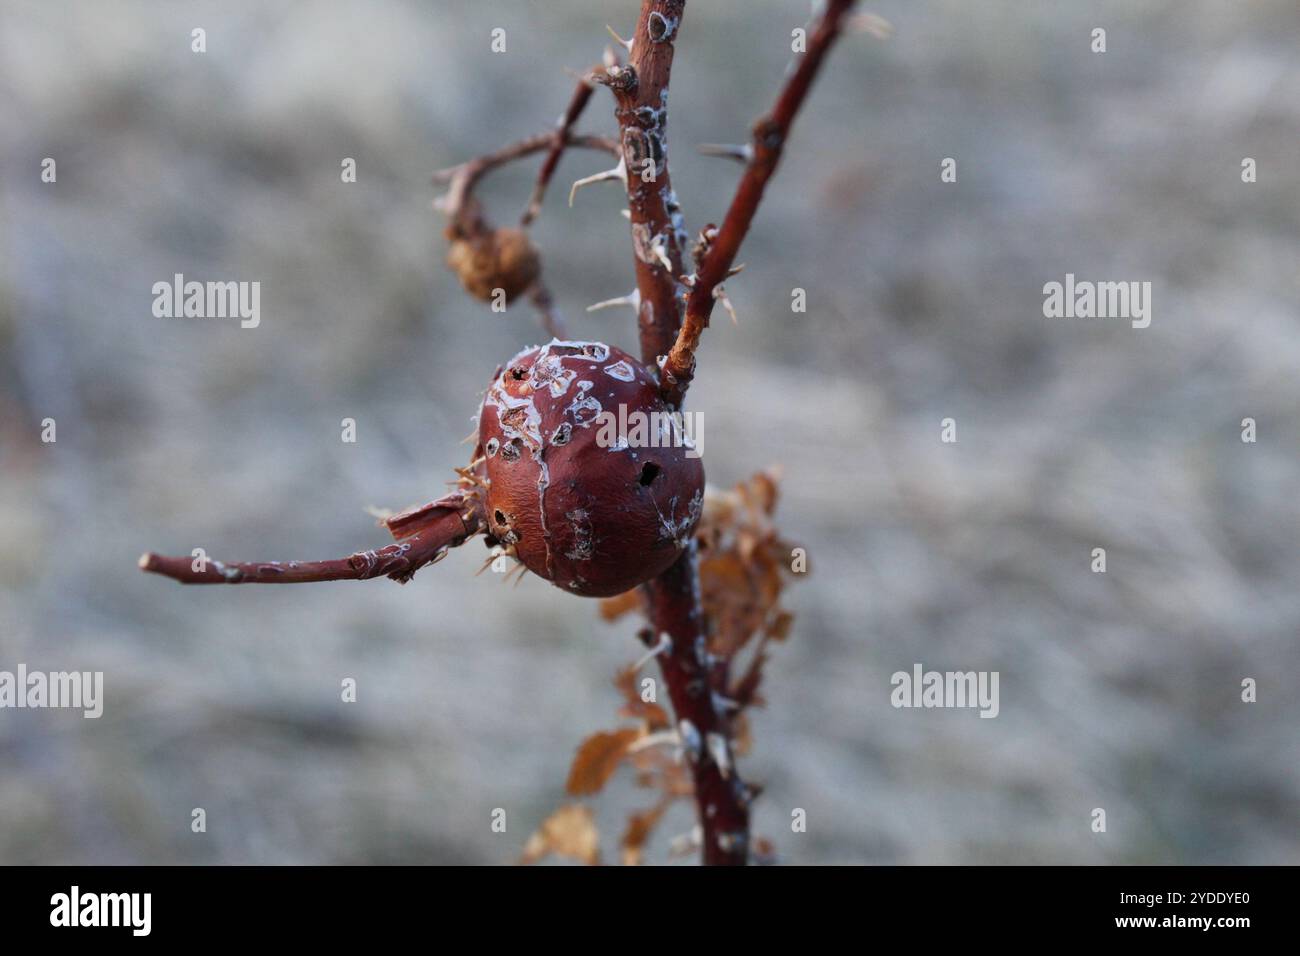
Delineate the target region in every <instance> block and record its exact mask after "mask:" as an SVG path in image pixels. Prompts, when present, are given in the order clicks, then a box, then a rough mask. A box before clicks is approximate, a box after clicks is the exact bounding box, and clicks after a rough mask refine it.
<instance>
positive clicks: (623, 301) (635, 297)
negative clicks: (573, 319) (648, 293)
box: [587, 289, 641, 312]
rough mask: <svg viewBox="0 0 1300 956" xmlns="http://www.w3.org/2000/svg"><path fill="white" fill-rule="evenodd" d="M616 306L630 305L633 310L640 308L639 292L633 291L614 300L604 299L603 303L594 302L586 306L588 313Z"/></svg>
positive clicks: (638, 290)
mask: <svg viewBox="0 0 1300 956" xmlns="http://www.w3.org/2000/svg"><path fill="white" fill-rule="evenodd" d="M616 305H630V306H631V307H632V308H634V309H639V308H641V290H640V289H633V290H632V291H631V292H629V293H628V294H627V295H621V296H619V297H618V298H616V299H606V300H605V301H603V302H596V303H593V304H592V305H589V306H587V311H588V312H598V311H600V310H601V309H608V308H612V307H613V306H616Z"/></svg>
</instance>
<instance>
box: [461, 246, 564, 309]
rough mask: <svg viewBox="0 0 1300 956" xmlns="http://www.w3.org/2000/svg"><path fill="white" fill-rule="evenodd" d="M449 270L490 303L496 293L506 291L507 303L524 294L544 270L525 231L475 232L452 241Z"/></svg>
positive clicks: (470, 291)
mask: <svg viewBox="0 0 1300 956" xmlns="http://www.w3.org/2000/svg"><path fill="white" fill-rule="evenodd" d="M447 267H448V268H450V269H451V271H452V272H454V273H456V275H457V276H458V277H459V278H460V281H461V285H463V286H464V287H465V291H466V292H468V293H469V294H470V295H472V296H473V297H474V298H476V299H482V300H483V301H484V302H490V301H491V300H492V297H493V295H494V294H495V290H497V289H502V290H504V292H505V297H506V301H507V302H510V301H512V300H513V299H515V297H517V296H518V295H520V294H521V293H522V292H525V291H526V290H527V289H528V287H529V286H531V285H532V284H533V283H534V282H535V281H537V276H538V274H539V273H540V272H541V271H542V264H541V258H540V256H539V255H538V253H537V247H536V246H534V245H533V243H532V240H531V239H529V238H528V233H526V232H525V231H524V230H522V229H508V228H502V229H495V230H492V231H490V232H488V231H483V232H476V233H473V234H470V235H468V236H464V237H462V238H458V239H455V240H453V242H452V244H451V249H450V250H449V251H448V253H447Z"/></svg>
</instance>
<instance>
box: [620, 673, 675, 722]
mask: <svg viewBox="0 0 1300 956" xmlns="http://www.w3.org/2000/svg"><path fill="white" fill-rule="evenodd" d="M636 678H637V670H636V668H634V667H630V666H629V667H625V668H623V669H622V670H621V671H619V672H618V673H617V674H616V675H615V676H614V686H615V687H617V688H618V689H619V692H620V693H621V694H622V695H623V701H624V703H623V706H622V707H621V708H619V711H618V715H619V716H620V717H631V718H633V719H634V720H644V721H645V722H646V724H647V725H648V726H649V728H650V729H651V730H659V729H661V728H663V727H667V726H668V724H669V718H668V711H666V710H664V709H663V708H662V707H660V706H659V705H658V704H657V703H655V702H654V701H648V700H642V699H641V691H640V688H639V687H638V686H637V684H638V681H637V679H636Z"/></svg>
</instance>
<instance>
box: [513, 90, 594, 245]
mask: <svg viewBox="0 0 1300 956" xmlns="http://www.w3.org/2000/svg"><path fill="white" fill-rule="evenodd" d="M593 69H595V68H593ZM594 89H595V87H594V86H592V84H591V80H590V79H588V78H587V77H585V76H584V77H582V78H581V79H580V80H578V85H577V86H576V87H575V88H574V90H573V96H572V97H571V98H570V99H569V106H568V109H566V110H565V111H564V116H562V117H561V118H560V125H559V126H558V127H557V128H556V130H555V132H554V133H552V134H551V148H550V149H549V150H547V152H546V158H545V159H544V160H542V168H541V169H539V170H538V171H537V183H536V185H534V186H533V193H532V195H531V196H529V198H528V207H527V208H526V209H524V214H523V217H522V218H521V219H520V220H519V225H521V226H528V225H530V224H531V223H532V221H533V220H534V219H536V218H537V214H538V213H540V212H541V211H542V200H543V199H545V198H546V187H547V186H549V185H550V182H551V177H552V176H554V175H555V169H556V167H557V166H559V165H560V157H561V156H563V155H564V150H565V148H566V147H567V146H568V145H569V140H570V138H571V137H572V136H573V124H574V123H576V122H578V117H580V116H581V115H582V111H583V110H584V109H586V107H587V102H588V101H589V100H590V99H591V94H592V91H593V90H594Z"/></svg>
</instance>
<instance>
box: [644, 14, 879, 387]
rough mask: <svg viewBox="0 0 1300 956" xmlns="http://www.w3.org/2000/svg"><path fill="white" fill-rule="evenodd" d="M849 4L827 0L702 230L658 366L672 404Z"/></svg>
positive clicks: (686, 378)
mask: <svg viewBox="0 0 1300 956" xmlns="http://www.w3.org/2000/svg"><path fill="white" fill-rule="evenodd" d="M853 3H854V0H826V7H825V10H824V12H823V13H822V17H821V20H820V21H819V22H818V24H817V26H816V28H815V29H814V30H813V32H812V35H811V36H810V37H809V39H808V49H807V52H805V53H803V54H802V55H801V58H800V60H799V63H798V65H797V66H796V67H795V70H794V72H793V73H791V74H790V77H789V79H788V80H787V81H786V84H785V88H784V89H783V90H782V91H781V95H780V96H779V97H778V98H777V101H776V105H775V106H774V107H773V108H772V112H771V113H769V114H768V115H767V116H764V117H763V118H762V119H760V120H759V121H758V122H757V123H755V124H754V131H753V141H752V143H751V146H750V149H751V151H752V156H751V158H750V159H749V161H748V163H747V164H746V166H745V171H744V173H742V174H741V178H740V184H739V185H738V186H737V188H736V195H735V197H734V198H733V199H732V201H731V206H730V208H729V209H728V210H727V216H726V218H725V219H723V221H722V226H721V227H719V228H718V229H716V230H711V229H706V230H705V231H704V232H703V233H702V234H701V235H702V246H701V249H700V251H699V252H698V253H697V256H696V259H697V263H696V273H695V280H694V284H693V285H692V287H691V290H690V294H689V295H688V296H687V300H686V317H685V319H684V321H683V322H682V326H681V329H680V331H679V332H678V334H677V339H676V342H674V343H673V346H672V349H671V351H669V352H668V358H667V360H666V361H665V362H664V363H663V366H662V369H661V378H660V381H661V384H662V388H663V392H664V398H665V400H666V401H667V402H668V403H669V404H670V405H672V406H673V407H680V406H681V403H682V399H683V398H684V397H685V395H686V390H687V388H689V387H690V384H691V379H692V378H693V377H694V375H695V350H696V348H697V347H698V346H699V343H700V336H701V334H703V332H704V330H705V329H706V328H708V325H709V318H710V316H711V315H712V314H713V304H714V302H715V301H716V292H717V289H718V287H719V285H720V284H721V283H722V281H723V280H724V279H725V278H726V276H727V271H728V270H729V269H730V268H731V264H732V263H733V262H735V260H736V254H737V253H738V252H739V251H740V244H741V242H743V241H744V239H745V234H746V233H747V232H748V231H749V226H750V223H751V222H753V220H754V214H755V213H756V212H757V211H758V204H759V202H760V200H762V198H763V191H764V189H766V188H767V181H768V180H769V179H771V178H772V174H773V173H774V172H775V171H776V167H777V163H778V162H780V160H781V150H782V149H783V148H784V146H785V141H786V139H787V138H788V137H789V135H790V128H791V126H792V125H793V124H794V118H795V116H796V115H797V114H798V112H799V108H800V107H801V106H802V105H803V101H804V99H805V97H807V95H808V91H809V89H811V88H812V84H813V80H814V79H816V77H817V72H818V71H819V70H820V69H821V67H822V63H823V62H824V61H825V59H826V54H827V52H828V51H829V50H830V48H831V46H832V45H833V44H834V42H835V39H836V38H837V37H838V36H839V35H840V33H841V31H842V30H843V28H844V20H845V17H846V15H847V14H848V12H849V10H850V8H852V6H853Z"/></svg>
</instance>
